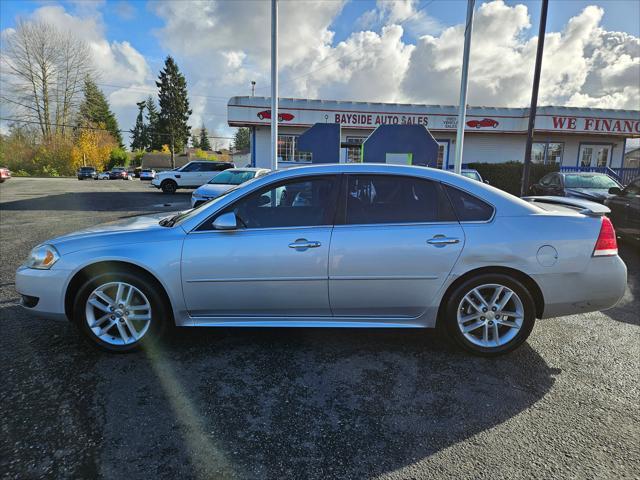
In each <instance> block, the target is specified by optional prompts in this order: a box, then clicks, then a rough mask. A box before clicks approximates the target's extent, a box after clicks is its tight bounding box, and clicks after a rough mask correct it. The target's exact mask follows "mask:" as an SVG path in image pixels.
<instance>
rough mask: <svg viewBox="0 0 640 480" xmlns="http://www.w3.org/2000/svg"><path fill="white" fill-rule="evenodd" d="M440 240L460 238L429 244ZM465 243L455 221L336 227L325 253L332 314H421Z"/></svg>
mask: <svg viewBox="0 0 640 480" xmlns="http://www.w3.org/2000/svg"><path fill="white" fill-rule="evenodd" d="M434 237H435V238H434ZM438 239H452V241H453V240H458V243H449V244H446V243H441V244H430V243H427V241H428V240H432V241H438ZM463 245H464V232H463V230H462V228H461V227H460V225H459V224H447V225H353V226H349V225H341V226H336V227H335V228H334V232H333V237H332V240H331V251H330V253H329V297H330V299H331V310H332V312H333V314H334V315H346V316H352V315H354V316H361V315H365V316H366V315H371V316H407V317H416V316H419V315H420V314H422V313H423V312H424V311H425V310H426V308H427V306H428V305H429V304H430V303H431V301H432V300H433V298H434V296H435V295H436V293H437V292H438V290H439V289H440V288H441V287H442V285H443V283H444V281H445V280H446V278H447V276H448V275H449V272H450V271H451V269H452V268H453V265H454V264H455V262H456V260H457V259H458V256H459V255H460V252H461V251H462V248H463Z"/></svg>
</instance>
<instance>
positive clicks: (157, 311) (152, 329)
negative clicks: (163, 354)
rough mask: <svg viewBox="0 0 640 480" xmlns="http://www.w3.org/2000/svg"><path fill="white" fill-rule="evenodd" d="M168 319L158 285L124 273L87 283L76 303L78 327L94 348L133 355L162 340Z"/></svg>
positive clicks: (101, 277) (100, 277) (76, 298)
mask: <svg viewBox="0 0 640 480" xmlns="http://www.w3.org/2000/svg"><path fill="white" fill-rule="evenodd" d="M169 318H170V315H169V308H168V305H167V304H166V301H164V299H163V298H162V296H160V295H159V294H158V286H157V285H155V284H154V283H153V282H151V281H150V280H149V279H147V278H145V277H140V276H138V275H134V274H133V273H129V272H124V271H122V272H111V273H105V274H101V275H98V276H95V277H94V278H92V279H90V280H88V281H87V282H86V283H85V284H84V285H83V286H82V287H81V288H80V289H79V290H78V293H77V294H76V297H75V302H74V315H73V319H74V322H75V323H76V326H77V327H78V328H79V329H80V331H81V332H82V334H83V335H84V336H85V338H86V339H87V340H89V342H90V343H91V344H92V345H94V346H96V347H98V348H100V349H102V350H107V351H110V352H120V353H125V352H130V351H133V350H135V349H137V348H139V347H140V346H141V345H144V344H145V343H149V342H152V341H153V340H154V339H157V338H159V337H160V336H161V335H162V333H163V332H164V331H165V330H166V327H167V324H168V319H169Z"/></svg>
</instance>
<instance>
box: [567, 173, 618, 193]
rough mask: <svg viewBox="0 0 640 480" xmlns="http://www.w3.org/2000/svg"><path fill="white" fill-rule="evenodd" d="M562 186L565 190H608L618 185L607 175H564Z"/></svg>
mask: <svg viewBox="0 0 640 480" xmlns="http://www.w3.org/2000/svg"><path fill="white" fill-rule="evenodd" d="M564 185H565V187H567V188H593V189H597V190H608V189H609V188H611V187H619V185H618V184H617V183H616V182H615V181H614V180H613V179H612V178H611V177H609V176H607V175H565V177H564Z"/></svg>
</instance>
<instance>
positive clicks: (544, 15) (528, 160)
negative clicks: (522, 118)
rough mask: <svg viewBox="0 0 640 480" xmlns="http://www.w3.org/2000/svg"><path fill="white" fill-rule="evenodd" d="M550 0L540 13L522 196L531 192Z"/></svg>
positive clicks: (521, 188) (545, 0)
mask: <svg viewBox="0 0 640 480" xmlns="http://www.w3.org/2000/svg"><path fill="white" fill-rule="evenodd" d="M548 6H549V0H542V10H541V12H540V28H539V30H538V49H537V51H536V65H535V68H534V71H533V88H532V89H531V107H529V126H528V128H527V144H526V146H525V147H524V165H523V167H522V183H521V185H520V196H521V197H523V196H525V195H526V194H527V192H528V190H529V170H530V169H531V147H532V145H533V129H534V127H535V124H536V110H537V108H538V87H539V86H540V71H541V70H542V52H543V50H544V35H545V32H546V29H547V8H548Z"/></svg>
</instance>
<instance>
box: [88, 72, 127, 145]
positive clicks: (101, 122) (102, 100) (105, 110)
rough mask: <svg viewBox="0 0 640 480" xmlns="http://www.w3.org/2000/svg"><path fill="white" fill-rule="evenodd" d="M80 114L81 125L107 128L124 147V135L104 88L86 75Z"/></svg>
mask: <svg viewBox="0 0 640 480" xmlns="http://www.w3.org/2000/svg"><path fill="white" fill-rule="evenodd" d="M78 116H79V122H78V123H79V124H80V126H93V127H100V128H105V129H106V130H107V131H108V132H109V133H110V134H111V135H112V136H113V138H114V139H115V140H116V142H118V145H119V146H120V148H123V146H124V145H123V143H122V135H121V134H120V129H119V128H118V121H117V120H116V116H115V115H114V114H113V112H112V111H111V109H110V108H109V102H107V99H106V97H105V96H104V93H102V90H100V89H99V88H98V86H97V85H96V83H95V82H94V81H93V80H92V79H91V78H90V77H86V78H85V81H84V99H83V100H82V103H81V104H80V110H79V112H78Z"/></svg>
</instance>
